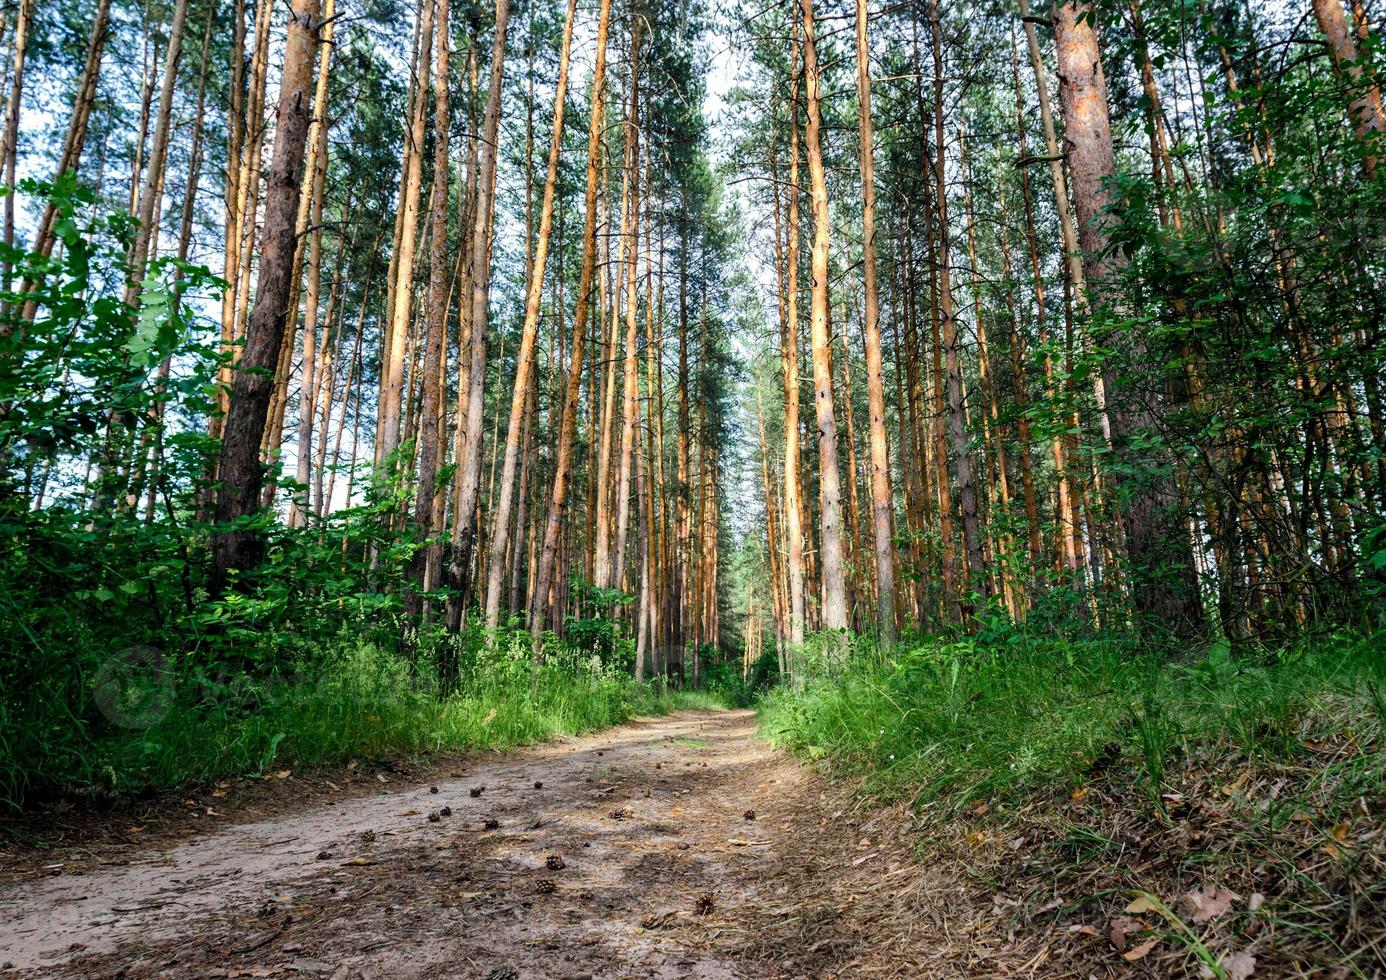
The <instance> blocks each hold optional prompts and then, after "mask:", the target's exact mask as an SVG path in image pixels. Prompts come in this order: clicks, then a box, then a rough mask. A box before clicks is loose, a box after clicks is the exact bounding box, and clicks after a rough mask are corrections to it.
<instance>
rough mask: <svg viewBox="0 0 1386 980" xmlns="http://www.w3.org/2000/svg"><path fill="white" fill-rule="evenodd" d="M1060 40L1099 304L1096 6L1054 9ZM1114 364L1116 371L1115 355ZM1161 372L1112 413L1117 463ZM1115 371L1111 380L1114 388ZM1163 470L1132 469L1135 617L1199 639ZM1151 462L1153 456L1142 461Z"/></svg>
mask: <svg viewBox="0 0 1386 980" xmlns="http://www.w3.org/2000/svg"><path fill="white" fill-rule="evenodd" d="M1054 42H1055V50H1056V51H1057V53H1058V68H1059V78H1060V92H1059V94H1060V99H1061V101H1062V103H1063V107H1064V140H1065V143H1066V144H1067V150H1068V152H1067V156H1068V161H1069V168H1070V171H1071V172H1072V174H1073V197H1074V203H1075V205H1076V210H1077V212H1078V227H1079V241H1080V244H1081V245H1082V249H1083V256H1084V259H1083V265H1084V270H1083V271H1084V274H1085V276H1086V279H1087V284H1088V290H1089V300H1090V304H1091V307H1092V308H1093V309H1094V310H1101V309H1102V308H1104V307H1108V306H1112V305H1115V304H1116V303H1118V302H1119V296H1118V293H1117V291H1116V290H1117V283H1116V281H1115V280H1116V276H1117V273H1118V271H1119V266H1120V263H1121V259H1120V257H1119V254H1118V253H1112V252H1111V251H1110V250H1109V249H1108V248H1107V244H1108V232H1107V229H1108V227H1109V226H1110V223H1111V221H1112V220H1113V219H1112V217H1111V215H1110V214H1109V213H1107V207H1108V205H1109V204H1110V202H1111V191H1110V189H1109V187H1108V182H1109V181H1110V179H1111V178H1112V177H1113V176H1114V175H1115V173H1116V157H1115V151H1114V148H1113V144H1112V133H1111V124H1110V121H1109V119H1108V110H1107V84H1106V80H1105V78H1104V77H1103V73H1102V61H1101V55H1100V51H1099V48H1098V43H1097V35H1096V33H1095V31H1094V29H1093V24H1092V11H1091V9H1090V8H1088V7H1087V6H1086V5H1083V6H1081V7H1080V6H1079V5H1078V4H1075V3H1065V4H1063V5H1062V6H1060V7H1058V8H1056V10H1055V19H1054ZM1145 354H1146V349H1145V342H1144V340H1143V338H1141V337H1140V336H1139V335H1136V336H1134V337H1133V343H1132V344H1131V350H1130V356H1131V358H1132V363H1134V364H1136V365H1144V364H1145V361H1146V357H1145ZM1107 370H1108V371H1113V370H1115V368H1114V366H1112V365H1111V362H1110V361H1109V363H1108V367H1107ZM1162 382H1163V379H1162V378H1156V379H1154V380H1153V381H1152V385H1155V386H1158V390H1157V391H1155V392H1154V393H1153V395H1152V393H1151V392H1135V393H1128V392H1123V393H1122V397H1121V398H1120V402H1119V404H1118V405H1117V406H1116V411H1115V412H1113V413H1112V414H1113V418H1112V430H1113V432H1112V435H1113V445H1114V448H1115V450H1116V455H1117V459H1118V461H1121V460H1126V463H1127V467H1128V469H1129V468H1130V467H1132V466H1138V465H1139V463H1140V462H1142V461H1137V460H1134V459H1130V458H1128V457H1129V453H1130V450H1128V449H1127V444H1128V443H1129V442H1130V440H1131V439H1132V438H1133V437H1136V436H1138V435H1139V434H1140V433H1142V432H1153V431H1154V429H1155V420H1156V416H1155V412H1156V410H1155V409H1154V408H1152V398H1153V400H1154V402H1155V403H1156V404H1158V403H1159V402H1160V401H1162V395H1163V383H1162ZM1114 387H1115V384H1114V379H1110V380H1108V382H1107V390H1108V393H1109V394H1110V393H1111V392H1112V391H1113V389H1114ZM1161 456H1164V457H1165V458H1163V459H1161V460H1160V461H1159V463H1158V464H1157V468H1156V469H1157V471H1156V472H1151V473H1149V474H1148V475H1147V476H1146V478H1144V479H1139V478H1131V477H1127V478H1125V479H1124V481H1123V482H1127V483H1129V484H1132V485H1131V486H1128V488H1127V496H1128V498H1129V503H1128V504H1127V506H1126V507H1125V509H1124V514H1123V517H1124V530H1125V538H1126V550H1127V553H1128V555H1129V557H1130V559H1131V563H1132V565H1133V569H1132V570H1133V573H1134V574H1135V575H1136V577H1137V581H1136V583H1135V584H1134V587H1133V589H1132V600H1133V603H1134V606H1135V610H1136V613H1137V615H1138V616H1139V617H1140V618H1141V619H1143V620H1146V621H1148V622H1150V623H1157V624H1159V625H1160V626H1161V627H1162V628H1165V629H1168V630H1170V631H1171V632H1172V633H1173V634H1174V635H1175V636H1179V637H1183V638H1193V637H1196V636H1198V635H1199V634H1200V633H1201V632H1202V629H1203V612H1202V606H1201V602H1200V599H1199V594H1198V582H1197V580H1196V578H1195V577H1194V569H1193V564H1192V560H1191V555H1190V554H1189V550H1188V536H1187V534H1186V531H1185V528H1184V526H1183V522H1182V519H1181V517H1180V515H1179V513H1178V494H1177V491H1176V488H1175V487H1174V485H1173V480H1172V478H1171V477H1169V476H1168V475H1167V474H1165V473H1161V472H1158V469H1160V468H1162V467H1163V466H1165V465H1167V464H1168V462H1169V461H1168V458H1167V455H1166V454H1164V453H1161ZM1144 462H1147V463H1148V460H1147V461H1144Z"/></svg>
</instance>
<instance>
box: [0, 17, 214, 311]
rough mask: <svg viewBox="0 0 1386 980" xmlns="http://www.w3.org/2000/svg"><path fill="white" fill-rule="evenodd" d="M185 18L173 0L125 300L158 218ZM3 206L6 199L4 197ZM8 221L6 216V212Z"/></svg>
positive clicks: (131, 296) (136, 287)
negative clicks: (152, 139)
mask: <svg viewBox="0 0 1386 980" xmlns="http://www.w3.org/2000/svg"><path fill="white" fill-rule="evenodd" d="M187 20H188V0H177V2H176V3H174V5H173V20H172V22H171V23H170V24H169V29H168V47H167V48H166V49H165V54H164V74H163V79H162V83H161V85H160V88H159V114H158V116H157V117H156V119H155V122H154V144H153V147H152V148H151V149H150V153H149V166H148V169H147V172H146V174H145V180H144V189H143V190H142V191H141V192H140V199H139V211H138V217H139V222H140V224H139V228H138V229H137V230H136V232H135V243H134V246H133V247H132V248H131V250H130V281H129V282H128V283H127V285H126V289H125V299H126V302H133V301H134V300H135V299H136V297H138V296H139V292H140V288H141V286H142V280H143V279H144V264H145V260H146V259H147V258H148V256H149V243H150V239H151V236H153V234H154V229H155V227H156V226H157V224H158V221H159V211H160V207H159V204H160V201H159V198H160V197H161V196H162V195H161V193H160V191H161V189H162V187H163V177H164V162H165V160H166V159H167V158H168V140H169V128H170V126H171V124H172V119H173V95H174V92H175V90H176V89H177V87H178V60H179V58H180V57H181V55H182V52H183V28H184V25H185V24H186V23H187ZM6 201H7V206H8V201H9V198H7V199H6ZM6 221H7V222H8V221H9V215H8V214H7V215H6ZM5 236H6V240H7V241H8V240H9V239H10V237H11V229H10V227H9V226H8V224H7V225H6V228H5Z"/></svg>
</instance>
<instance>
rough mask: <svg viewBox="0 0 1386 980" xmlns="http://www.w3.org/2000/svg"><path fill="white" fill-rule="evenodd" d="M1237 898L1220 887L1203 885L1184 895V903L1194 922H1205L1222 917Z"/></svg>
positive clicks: (1237, 896) (1231, 892) (1233, 893)
mask: <svg viewBox="0 0 1386 980" xmlns="http://www.w3.org/2000/svg"><path fill="white" fill-rule="evenodd" d="M1239 898H1241V896H1240V895H1238V894H1237V893H1236V892H1233V891H1228V890H1227V889H1226V888H1223V887H1222V886H1221V885H1203V886H1201V887H1199V888H1196V889H1194V890H1193V891H1191V892H1189V893H1188V894H1187V895H1185V896H1184V903H1185V904H1186V905H1187V906H1188V907H1189V911H1190V912H1192V913H1193V920H1194V922H1207V921H1209V920H1210V919H1216V918H1217V917H1218V916H1220V915H1222V914H1223V913H1224V912H1226V911H1227V910H1228V909H1229V908H1231V907H1232V903H1233V902H1235V901H1236V900H1237V899H1239Z"/></svg>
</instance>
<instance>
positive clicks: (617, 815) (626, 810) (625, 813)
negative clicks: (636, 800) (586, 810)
mask: <svg viewBox="0 0 1386 980" xmlns="http://www.w3.org/2000/svg"><path fill="white" fill-rule="evenodd" d="M607 816H608V817H610V818H611V819H612V820H629V819H630V818H631V817H633V816H635V814H634V813H632V812H631V809H630V807H628V806H623V807H621V809H619V810H612V811H611V812H610V813H608V814H607Z"/></svg>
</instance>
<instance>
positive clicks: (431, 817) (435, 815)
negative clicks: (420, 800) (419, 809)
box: [428, 810, 443, 823]
mask: <svg viewBox="0 0 1386 980" xmlns="http://www.w3.org/2000/svg"><path fill="white" fill-rule="evenodd" d="M442 819H443V817H442V815H441V814H440V813H439V812H438V811H437V810H432V811H430V812H429V814H428V822H429V823H437V822H438V821H439V820H442Z"/></svg>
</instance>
